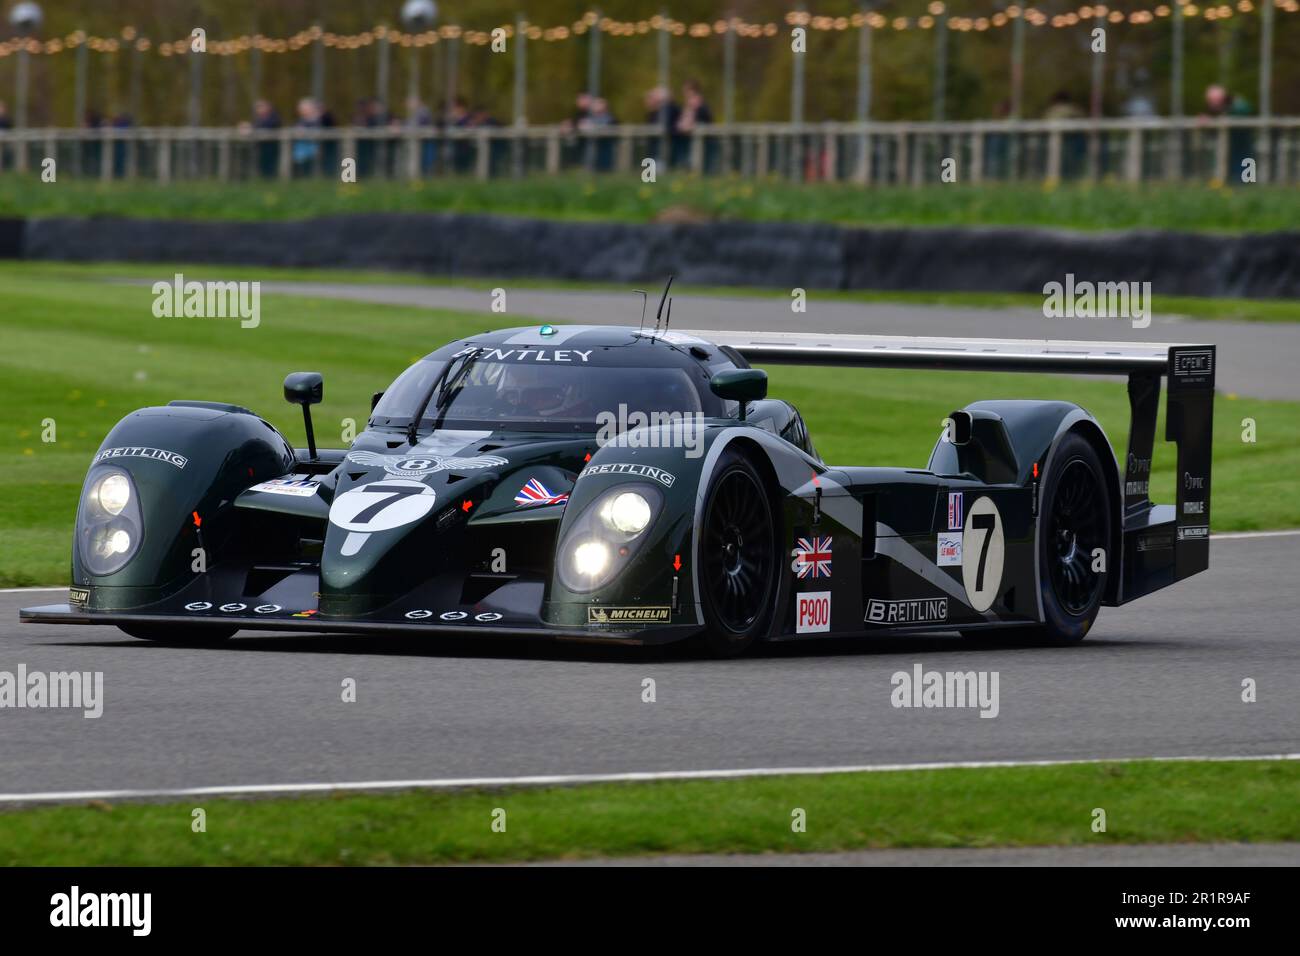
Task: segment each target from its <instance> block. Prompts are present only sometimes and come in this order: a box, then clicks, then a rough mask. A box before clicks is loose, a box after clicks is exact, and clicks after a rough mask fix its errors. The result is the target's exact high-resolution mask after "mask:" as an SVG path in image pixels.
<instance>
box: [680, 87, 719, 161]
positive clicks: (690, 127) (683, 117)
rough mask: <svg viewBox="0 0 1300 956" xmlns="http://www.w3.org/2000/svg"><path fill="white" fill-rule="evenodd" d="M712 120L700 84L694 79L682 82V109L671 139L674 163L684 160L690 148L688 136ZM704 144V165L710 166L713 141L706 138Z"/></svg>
mask: <svg viewBox="0 0 1300 956" xmlns="http://www.w3.org/2000/svg"><path fill="white" fill-rule="evenodd" d="M712 122H713V112H712V111H711V110H710V109H709V104H707V103H706V102H704V92H703V91H702V90H701V89H700V84H698V83H696V82H695V81H694V80H687V81H686V82H685V83H684V84H682V110H681V113H680V114H679V115H678V117H677V128H676V131H677V134H678V135H677V136H676V137H674V139H673V162H674V163H682V162H685V161H686V159H687V154H688V152H689V150H690V138H691V136H692V135H693V134H694V133H695V130H696V128H698V127H700V126H705V125H707V124H709V123H712ZM704 145H705V147H706V149H705V156H704V163H705V166H706V167H711V166H712V165H713V156H712V153H713V146H714V142H713V141H712V140H708V139H706V140H705V141H704Z"/></svg>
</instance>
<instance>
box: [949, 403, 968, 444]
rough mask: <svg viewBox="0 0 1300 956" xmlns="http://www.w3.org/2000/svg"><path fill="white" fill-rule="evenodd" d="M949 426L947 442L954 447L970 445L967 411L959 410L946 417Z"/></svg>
mask: <svg viewBox="0 0 1300 956" xmlns="http://www.w3.org/2000/svg"><path fill="white" fill-rule="evenodd" d="M948 421H949V422H951V423H952V424H951V425H949V426H948V427H949V431H948V440H949V441H950V442H952V443H953V444H954V445H968V444H970V436H971V430H972V427H973V426H972V424H971V414H970V412H968V411H965V410H961V409H959V410H958V411H955V412H953V413H952V414H951V415H949V416H948Z"/></svg>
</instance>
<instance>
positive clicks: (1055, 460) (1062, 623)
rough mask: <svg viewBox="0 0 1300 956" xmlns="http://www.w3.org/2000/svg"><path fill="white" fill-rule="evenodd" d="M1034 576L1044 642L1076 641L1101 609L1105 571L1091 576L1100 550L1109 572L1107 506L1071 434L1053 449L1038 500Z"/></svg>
mask: <svg viewBox="0 0 1300 956" xmlns="http://www.w3.org/2000/svg"><path fill="white" fill-rule="evenodd" d="M1039 505H1040V507H1039V522H1038V571H1039V579H1040V582H1041V583H1040V587H1041V590H1042V597H1043V618H1044V623H1043V627H1042V634H1043V638H1044V639H1045V640H1047V641H1049V642H1051V643H1054V644H1073V643H1076V642H1077V641H1081V640H1083V638H1084V635H1086V634H1087V633H1088V630H1089V629H1090V628H1091V627H1092V622H1093V621H1094V620H1096V618H1097V612H1098V611H1099V610H1101V600H1102V597H1103V595H1104V594H1105V593H1106V572H1105V571H1094V570H1093V567H1094V565H1095V563H1096V559H1095V557H1094V555H1095V554H1096V552H1097V550H1098V549H1100V550H1101V553H1102V555H1103V557H1104V563H1103V565H1102V567H1105V568H1109V567H1110V562H1111V561H1112V560H1113V559H1114V555H1112V554H1111V553H1110V540H1111V538H1110V531H1111V520H1112V517H1111V503H1110V493H1109V492H1108V491H1107V489H1106V478H1105V474H1104V473H1103V472H1102V470H1101V460H1100V459H1099V458H1098V457H1097V450H1096V449H1095V448H1094V447H1093V445H1092V443H1091V442H1089V441H1087V440H1086V439H1085V438H1083V437H1082V436H1081V435H1078V434H1076V433H1073V432H1071V433H1070V434H1067V435H1065V436H1064V437H1063V438H1062V439H1061V442H1060V444H1059V445H1057V447H1056V451H1055V453H1054V454H1053V455H1052V460H1051V462H1050V463H1049V464H1048V471H1047V475H1046V476H1045V480H1044V482H1043V488H1042V494H1041V496H1040V499H1039Z"/></svg>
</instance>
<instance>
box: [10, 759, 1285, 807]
mask: <svg viewBox="0 0 1300 956" xmlns="http://www.w3.org/2000/svg"><path fill="white" fill-rule="evenodd" d="M1242 760H1300V753H1292V754H1233V755H1230V756H1217V757H1215V756H1179V757H1092V758H1084V759H1080V760H963V761H957V762H952V763H889V764H863V765H861V766H854V767H753V768H748V767H746V768H740V769H735V770H663V771H646V772H640V773H637V772H633V773H572V774H549V775H538V776H530V777H460V778H444V779H435V780H359V781H349V782H342V783H255V784H245V785H242V786H241V785H232V786H217V787H185V788H182V789H176V790H64V791H49V792H44V793H0V803H56V802H61V803H75V802H80V801H83V800H144V799H157V798H168V797H170V798H180V797H213V796H248V795H258V794H261V795H276V794H286V795H287V794H297V793H333V792H344V791H367V790H368V791H376V790H457V789H466V788H470V787H563V786H573V785H575V784H586V783H649V782H654V781H661V780H736V779H743V778H747V777H787V776H788V777H806V776H823V775H827V774H844V773H892V772H896V771H900V770H982V769H989V768H999V767H1064V766H1069V765H1072V764H1074V765H1084V764H1099V763H1189V762H1192V761H1208V762H1211V763H1227V762H1237V761H1242Z"/></svg>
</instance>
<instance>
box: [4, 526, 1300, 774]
mask: <svg viewBox="0 0 1300 956" xmlns="http://www.w3.org/2000/svg"><path fill="white" fill-rule="evenodd" d="M1211 551H1212V554H1211V569H1210V570H1209V571H1208V572H1207V573H1205V574H1203V575H1201V576H1198V577H1196V578H1194V579H1192V580H1190V581H1187V582H1183V583H1181V584H1178V585H1175V586H1174V587H1172V588H1169V589H1167V590H1164V591H1161V592H1159V593H1157V594H1155V595H1152V596H1150V597H1148V598H1144V599H1143V600H1141V601H1138V602H1136V603H1135V604H1132V605H1129V606H1127V607H1123V608H1116V609H1105V610H1103V612H1102V615H1101V617H1100V618H1099V620H1098V623H1097V625H1096V626H1095V628H1094V629H1093V632H1092V634H1090V635H1089V638H1088V640H1087V641H1085V642H1084V643H1083V644H1081V645H1079V646H1076V647H1071V648H1040V647H1032V646H1021V645H1017V644H1014V643H1007V644H998V645H991V646H985V645H971V644H968V643H965V642H964V641H963V640H962V639H961V638H959V637H950V636H915V637H910V638H906V639H904V638H895V639H880V638H875V639H868V638H863V639H860V640H858V639H854V640H846V641H835V642H831V641H824V640H823V641H817V642H809V643H804V644H798V645H779V646H771V647H766V648H763V649H761V650H760V652H759V653H758V654H756V655H754V656H751V657H748V658H743V659H740V660H735V661H723V662H720V661H711V660H705V659H701V658H699V657H696V656H694V655H693V654H691V653H689V652H687V651H685V650H683V649H681V648H676V647H674V648H669V649H666V650H652V651H639V650H635V649H629V648H603V647H590V646H575V645H560V644H549V643H537V642H519V641H494V640H484V639H477V640H476V639H473V638H470V637H464V638H454V639H446V638H437V639H430V638H418V637H401V638H375V637H360V636H357V637H326V636H320V637H316V636H305V635H289V636H285V635H283V634H280V635H275V634H268V633H263V634H258V633H250V632H245V633H243V634H241V635H240V636H238V637H236V638H235V639H234V640H233V641H232V642H231V643H230V644H228V645H227V646H225V647H223V648H221V649H184V648H177V647H165V646H160V645H155V644H151V643H148V642H144V641H137V640H135V639H132V638H129V637H126V636H125V635H123V634H121V633H120V632H118V631H117V630H116V629H114V628H110V627H67V626H57V625H30V624H23V625H20V624H19V623H18V620H17V617H18V614H17V611H18V608H19V607H21V606H26V605H32V604H48V603H55V602H60V601H63V600H65V599H66V598H65V595H64V594H63V593H61V592H55V591H47V592H31V591H28V592H20V593H2V594H0V671H9V672H15V671H16V670H17V668H18V665H19V664H25V665H26V667H27V669H28V672H32V671H46V672H48V671H68V670H80V671H102V672H103V675H104V677H103V680H104V691H103V695H104V705H103V715H102V716H101V717H99V718H98V719H86V718H84V717H83V716H82V713H81V712H80V711H72V710H53V709H3V710H0V794H16V793H28V794H30V793H34V792H46V793H48V792H58V791H85V790H93V789H109V790H116V789H125V790H149V789H174V788H186V787H221V786H242V785H254V784H305V783H332V782H349V781H353V782H355V781H384V780H416V779H425V780H428V779H443V778H478V777H514V776H520V775H534V774H601V773H624V772H629V771H642V772H651V773H653V772H658V771H693V770H694V771H705V770H714V769H739V768H751V769H752V768H784V767H809V766H817V767H840V766H847V765H875V764H913V763H921V762H932V761H935V762H937V761H982V760H1011V761H1023V760H1056V759H1089V758H1111V757H1144V756H1191V755H1208V756H1251V755H1256V756H1262V755H1267V754H1282V753H1294V752H1296V751H1297V750H1298V749H1300V748H1298V747H1297V742H1298V741H1300V695H1298V694H1297V688H1298V687H1300V639H1298V638H1300V636H1298V635H1297V628H1296V622H1297V620H1300V592H1298V591H1297V589H1296V588H1295V585H1294V582H1295V573H1296V572H1295V568H1296V566H1297V559H1298V558H1300V535H1297V534H1284V535H1268V536H1249V537H1231V538H1218V539H1216V540H1214V542H1213V543H1212V546H1211ZM915 664H920V665H922V666H923V668H924V669H925V670H938V671H968V670H984V671H997V672H998V674H999V689H1000V700H999V705H1000V711H999V714H998V716H997V717H996V718H993V719H986V718H981V717H980V716H979V714H978V712H977V711H976V710H970V709H967V710H956V709H948V710H943V709H930V710H926V709H896V708H894V707H893V706H892V705H891V702H890V697H891V691H892V685H891V680H890V678H891V675H892V674H894V673H895V672H896V671H908V672H910V671H911V670H912V667H913V665H915ZM346 678H354V679H355V680H356V682H357V700H356V702H355V703H344V702H343V701H342V699H341V697H342V695H341V685H342V682H343V681H344V679H346ZM645 678H653V679H654V680H655V682H656V698H657V700H656V702H654V703H644V702H643V701H642V681H643V679H645ZM1246 678H1253V679H1254V680H1255V681H1256V682H1257V685H1258V700H1257V702H1255V703H1244V702H1243V701H1242V699H1241V689H1242V681H1243V680H1244V679H1246ZM796 786H797V784H796Z"/></svg>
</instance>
